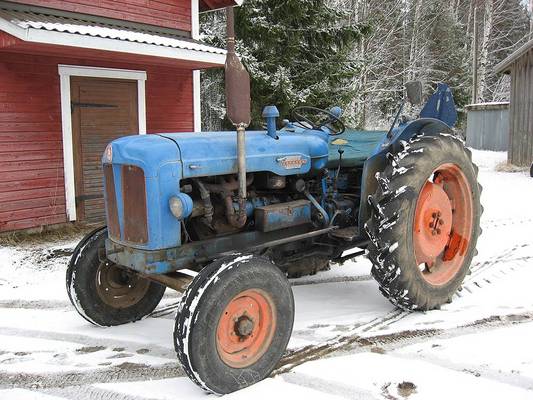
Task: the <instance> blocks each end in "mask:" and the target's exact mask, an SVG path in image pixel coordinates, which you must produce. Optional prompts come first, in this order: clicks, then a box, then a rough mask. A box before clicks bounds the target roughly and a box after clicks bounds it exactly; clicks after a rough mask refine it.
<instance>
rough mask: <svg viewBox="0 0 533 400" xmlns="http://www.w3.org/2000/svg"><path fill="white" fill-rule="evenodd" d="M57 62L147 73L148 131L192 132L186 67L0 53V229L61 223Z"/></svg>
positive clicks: (189, 74)
mask: <svg viewBox="0 0 533 400" xmlns="http://www.w3.org/2000/svg"><path fill="white" fill-rule="evenodd" d="M58 64H69V65H90V66H97V67H109V68H125V69H134V70H144V71H147V77H148V79H147V81H146V108H147V130H148V132H164V131H167V132H170V131H191V130H193V91H192V72H191V71H189V70H183V69H172V68H161V67H156V66H147V65H136V64H122V63H102V62H95V61H91V60H83V59H70V58H59V57H44V56H32V55H23V54H16V53H7V52H0V231H10V230H16V229H24V228H30V227H35V226H40V225H48V224H55V223H61V222H66V214H65V193H64V178H63V150H62V133H61V108H60V88H59V75H58V68H57V65H58Z"/></svg>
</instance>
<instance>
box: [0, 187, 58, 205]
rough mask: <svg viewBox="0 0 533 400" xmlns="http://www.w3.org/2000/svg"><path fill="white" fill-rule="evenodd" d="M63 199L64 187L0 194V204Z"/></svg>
mask: <svg viewBox="0 0 533 400" xmlns="http://www.w3.org/2000/svg"><path fill="white" fill-rule="evenodd" d="M54 196H57V197H63V198H64V197H65V190H64V186H59V185H56V186H54V185H50V186H45V187H41V188H36V189H26V190H13V191H9V192H0V202H6V201H16V200H28V199H39V198H42V197H54Z"/></svg>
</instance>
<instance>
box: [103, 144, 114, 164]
mask: <svg viewBox="0 0 533 400" xmlns="http://www.w3.org/2000/svg"><path fill="white" fill-rule="evenodd" d="M104 157H105V160H106V162H107V163H109V164H111V163H112V162H113V146H112V145H111V143H109V144H108V145H107V147H106V148H105V153H104Z"/></svg>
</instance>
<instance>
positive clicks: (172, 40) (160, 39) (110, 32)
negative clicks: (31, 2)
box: [0, 8, 226, 54]
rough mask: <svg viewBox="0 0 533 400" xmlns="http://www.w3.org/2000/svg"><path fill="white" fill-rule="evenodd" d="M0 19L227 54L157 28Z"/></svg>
mask: <svg viewBox="0 0 533 400" xmlns="http://www.w3.org/2000/svg"><path fill="white" fill-rule="evenodd" d="M0 18H2V19H4V20H6V21H7V22H9V23H11V24H13V25H15V26H17V27H19V28H22V29H37V30H46V31H54V32H62V33H70V34H75V35H84V36H92V37H99V38H104V39H114V40H121V41H127V42H135V43H144V44H150V45H155V46H164V47H171V48H177V49H184V50H193V51H199V52H206V53H214V54H226V50H224V49H219V48H217V47H213V46H209V45H206V44H205V43H202V42H199V41H197V40H193V39H189V38H186V37H183V36H181V35H179V34H172V33H169V30H168V29H166V30H164V31H158V30H157V27H151V26H150V27H149V28H148V27H147V28H146V29H142V28H138V27H126V26H120V25H118V22H119V21H117V25H114V24H109V23H100V22H96V21H91V20H88V19H87V20H86V19H84V18H83V15H82V14H80V15H79V17H78V16H76V17H65V16H59V15H52V14H45V13H38V12H33V11H21V10H13V9H7V8H0Z"/></svg>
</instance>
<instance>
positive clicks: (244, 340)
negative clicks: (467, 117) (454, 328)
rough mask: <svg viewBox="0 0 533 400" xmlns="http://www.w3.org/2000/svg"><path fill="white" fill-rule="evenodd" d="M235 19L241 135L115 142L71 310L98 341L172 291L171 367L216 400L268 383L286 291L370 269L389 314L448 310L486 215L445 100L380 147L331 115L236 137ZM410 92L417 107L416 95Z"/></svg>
mask: <svg viewBox="0 0 533 400" xmlns="http://www.w3.org/2000/svg"><path fill="white" fill-rule="evenodd" d="M228 16H229V18H228V60H227V63H226V91H227V98H228V117H229V119H230V120H231V121H232V122H233V123H234V125H235V126H236V131H237V132H236V133H235V132H203V133H168V134H152V135H135V136H129V137H123V138H120V139H118V140H115V141H113V142H112V143H110V144H109V145H108V147H107V149H106V150H105V153H104V155H103V158H102V165H103V171H104V189H105V204H106V212H107V227H105V228H101V229H98V230H96V231H94V232H92V233H91V234H89V235H88V236H87V237H86V238H85V239H83V241H82V242H81V243H80V244H79V245H78V247H77V248H76V250H75V252H74V255H73V257H72V260H71V262H70V264H69V268H68V271H67V289H68V293H69V297H70V299H71V301H72V304H73V305H74V307H75V308H76V310H77V311H78V312H79V313H80V315H81V316H82V317H84V318H85V319H86V320H87V321H89V322H91V323H93V324H95V325H100V326H114V325H120V324H125V323H128V322H134V321H137V320H140V319H142V318H143V317H145V316H147V315H148V314H150V313H151V312H152V311H153V310H154V309H155V308H156V306H157V305H158V303H159V302H160V300H161V298H162V296H163V293H164V292H165V289H166V288H167V287H170V288H173V289H176V290H179V291H182V292H183V291H184V293H183V296H182V298H181V303H180V306H179V308H178V311H177V316H176V323H175V329H174V344H175V349H176V352H177V356H178V359H179V361H180V363H181V365H182V367H183V369H184V371H185V372H186V374H187V375H188V376H189V377H190V378H191V379H192V380H193V381H194V382H195V383H196V384H197V385H199V386H201V387H202V388H204V389H205V390H207V391H210V392H212V393H217V394H224V393H229V392H233V391H235V390H238V389H241V388H244V387H246V386H249V385H252V384H254V383H256V382H258V381H260V380H262V379H264V378H265V377H267V376H268V375H269V374H270V373H271V372H272V371H273V369H274V368H275V366H276V364H277V363H278V362H279V360H280V359H281V357H282V355H283V353H284V351H285V349H286V346H287V343H288V341H289V338H290V336H291V331H292V326H293V319H294V301H293V295H292V292H291V285H290V283H289V280H288V277H298V276H301V275H305V274H312V273H315V272H316V271H319V270H321V269H324V268H325V267H327V265H328V263H330V262H334V263H341V264H342V263H343V262H344V261H346V260H348V259H350V258H353V257H354V255H360V254H366V255H367V257H368V258H369V259H370V260H371V262H372V265H373V266H372V275H373V276H374V278H375V279H376V281H377V283H378V285H379V289H380V290H381V293H382V294H383V295H384V296H385V297H386V298H387V299H389V300H390V301H391V302H392V303H393V304H394V305H396V306H397V307H400V308H402V309H405V310H432V309H436V308H438V307H440V306H441V305H442V304H444V303H447V302H450V301H451V299H452V296H453V295H454V293H455V292H456V291H457V290H458V288H459V287H460V285H461V283H462V281H463V279H464V277H465V275H466V274H467V273H468V271H469V267H470V264H471V261H472V258H473V257H474V255H475V252H476V250H475V248H476V242H477V239H478V235H479V233H480V228H479V220H480V214H481V211H482V208H481V205H480V201H479V198H480V186H479V184H478V182H477V168H476V166H475V165H474V164H473V163H472V160H471V154H470V152H469V150H468V149H466V148H465V146H464V142H463V140H462V139H461V138H460V137H458V136H457V135H456V134H455V133H454V131H453V130H452V128H451V126H453V125H454V123H455V122H456V118H457V114H456V111H455V106H454V102H453V97H452V94H451V91H450V89H449V88H448V87H447V86H446V85H443V84H441V85H439V87H438V89H437V91H436V92H435V94H434V95H433V96H431V97H430V98H429V100H428V102H427V103H426V104H425V106H424V107H423V108H422V110H421V112H420V116H419V117H418V118H416V119H409V118H406V117H402V115H401V111H400V112H398V114H397V115H396V118H395V121H394V124H393V126H392V127H391V129H390V130H389V131H388V132H383V133H375V132H374V133H373V132H359V133H354V132H352V133H347V132H344V130H345V128H344V124H343V122H342V119H341V110H340V108H338V107H334V108H333V109H331V110H321V109H318V108H314V107H308V106H304V107H298V108H296V109H295V110H294V111H293V113H292V119H291V120H290V121H289V120H285V121H283V123H279V124H278V122H277V117H278V115H279V113H278V112H277V109H276V108H275V107H273V106H270V107H266V108H265V110H264V114H263V116H264V119H265V125H266V130H264V131H245V128H246V127H247V125H248V124H249V122H250V101H249V96H250V91H249V77H248V75H247V72H246V70H245V69H244V67H243V66H242V64H241V63H240V61H239V60H238V58H237V56H236V55H235V52H234V39H233V34H232V18H231V16H232V12H231V10H230V12H229V13H228ZM407 89H408V90H407V93H408V97H409V98H411V99H416V101H418V100H419V99H417V98H420V97H421V85H419V84H416V83H412V84H410V85H409V86H408V88H407ZM278 127H281V128H279V129H278ZM350 251H351V254H348V255H345V254H346V253H350ZM354 251H355V254H354V253H353V252H354ZM191 276H193V278H192V277H191ZM185 287H186V290H185V289H184V288H185ZM327 306H328V305H327V304H324V307H327Z"/></svg>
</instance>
